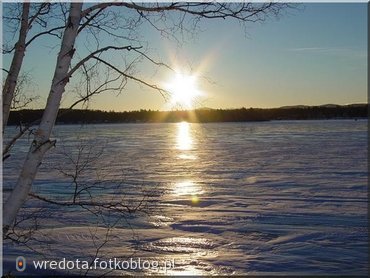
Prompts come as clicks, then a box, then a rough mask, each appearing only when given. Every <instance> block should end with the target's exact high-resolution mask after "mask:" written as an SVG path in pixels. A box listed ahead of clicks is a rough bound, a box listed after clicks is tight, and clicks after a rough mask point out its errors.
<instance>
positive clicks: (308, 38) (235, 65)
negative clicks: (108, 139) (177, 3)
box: [4, 3, 367, 111]
mask: <svg viewBox="0 0 370 278" xmlns="http://www.w3.org/2000/svg"><path fill="white" fill-rule="evenodd" d="M200 28H201V31H199V32H197V34H196V35H195V36H194V37H193V38H186V40H185V41H184V42H182V43H181V45H178V44H177V43H176V42H175V41H174V40H167V39H164V38H163V37H161V36H160V35H159V34H158V33H157V32H155V31H154V30H152V29H150V27H148V26H147V27H145V28H144V27H143V29H142V35H143V37H144V38H145V40H147V41H148V43H149V45H150V53H151V54H152V55H154V57H157V58H158V59H160V60H162V61H165V62H167V63H169V64H170V65H171V66H173V67H176V68H177V69H178V70H180V71H184V72H186V71H189V69H190V68H191V69H192V71H193V72H196V73H197V74H198V75H199V77H198V81H197V83H198V86H199V89H200V90H201V91H202V93H203V98H202V100H201V101H200V102H199V103H198V104H197V105H198V106H206V107H212V108H236V107H280V106H285V105H296V104H305V105H320V104H327V103H336V104H349V103H359V102H362V103H364V102H367V69H366V67H367V6H366V4H365V3H362V4H348V3H347V4H339V3H333V4H323V3H320V4H313V3H307V4H301V6H300V7H299V8H298V9H297V10H291V11H289V13H288V14H286V15H283V16H281V18H280V19H278V20H277V19H270V20H268V21H266V22H265V23H263V24H260V23H253V24H248V25H247V26H246V29H245V30H246V32H244V29H243V27H241V26H240V25H239V23H237V22H234V21H227V20H225V21H223V20H222V21H214V20H212V21H209V20H208V21H203V22H202V23H201V25H200ZM44 45H45V43H43V42H42V41H40V42H39V43H38V44H37V45H33V46H32V47H31V48H30V49H28V50H27V56H26V59H25V65H24V69H25V70H27V71H32V76H33V80H34V82H35V83H36V84H37V86H36V87H37V89H36V90H37V92H38V94H39V95H40V96H41V99H40V100H39V101H38V103H37V104H35V106H37V107H42V105H43V103H44V100H45V99H46V95H47V93H48V89H49V86H50V82H51V78H52V71H53V66H54V65H55V55H53V53H55V51H56V50H55V49H53V50H51V49H49V48H45V47H44ZM8 62H9V59H8V58H7V57H5V58H4V64H5V66H6V65H7V63H8ZM138 73H139V74H140V76H142V77H144V78H146V79H148V80H150V81H152V82H155V83H158V84H160V85H161V84H164V83H165V82H167V81H168V80H171V78H172V77H171V74H172V73H170V72H165V71H160V72H157V73H156V72H155V71H154V70H153V69H152V68H150V69H148V68H147V64H145V63H144V64H142V65H141V66H138ZM74 98H75V96H74V95H72V94H71V93H70V92H69V91H68V90H67V93H66V95H65V97H64V100H63V105H64V106H68V104H69V103H70V102H71V101H72V100H73V99H74ZM90 108H96V109H104V110H115V111H123V110H136V109H159V110H162V109H167V108H168V103H166V102H165V100H164V99H163V98H162V97H161V96H160V95H159V94H158V93H157V92H155V91H153V90H151V89H147V88H143V87H140V86H137V85H135V84H129V85H128V86H127V88H126V90H125V92H124V93H123V94H121V95H119V96H116V94H114V93H106V94H104V95H101V96H98V97H96V98H95V99H94V100H93V101H92V102H91V104H90Z"/></svg>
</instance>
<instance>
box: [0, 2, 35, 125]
mask: <svg viewBox="0 0 370 278" xmlns="http://www.w3.org/2000/svg"><path fill="white" fill-rule="evenodd" d="M29 12H30V2H24V3H23V6H22V20H21V28H20V31H19V37H18V41H17V43H16V45H15V51H14V56H13V60H12V63H11V65H10V69H9V73H8V75H7V77H6V80H5V84H4V88H3V132H4V129H5V127H6V124H7V122H8V118H9V113H10V107H11V104H12V100H13V96H14V91H15V88H16V85H17V80H18V76H19V72H20V71H21V67H22V62H23V58H24V55H25V51H26V37H27V32H28V27H29V24H28V16H29Z"/></svg>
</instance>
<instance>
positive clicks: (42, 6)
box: [2, 2, 61, 130]
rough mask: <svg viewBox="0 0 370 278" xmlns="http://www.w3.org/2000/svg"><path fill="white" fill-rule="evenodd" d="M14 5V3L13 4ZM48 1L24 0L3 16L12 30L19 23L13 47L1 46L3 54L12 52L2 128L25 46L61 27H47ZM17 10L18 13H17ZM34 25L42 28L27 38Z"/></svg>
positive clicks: (4, 87)
mask: <svg viewBox="0 0 370 278" xmlns="http://www.w3.org/2000/svg"><path fill="white" fill-rule="evenodd" d="M13 5H14V4H13ZM51 6H52V5H51V4H50V3H34V4H31V3H30V2H24V3H21V4H17V5H16V6H15V7H14V8H13V9H10V10H7V11H6V12H7V13H8V14H6V15H4V16H3V21H4V22H5V23H8V24H11V25H13V26H12V28H13V29H14V31H13V32H16V30H17V29H18V24H19V32H18V39H17V41H16V43H15V44H14V46H13V47H7V46H6V45H4V46H3V53H4V54H11V53H13V57H12V62H11V65H10V68H9V70H6V73H7V74H6V80H5V83H4V86H3V95H2V96H3V130H4V129H5V126H6V125H7V122H8V118H9V113H10V109H11V107H12V102H13V99H14V94H15V91H16V88H17V81H18V79H19V77H20V76H19V75H20V72H21V68H22V64H23V59H24V57H25V54H26V48H27V47H28V46H29V45H30V44H31V43H32V42H33V41H34V40H36V39H37V38H39V37H40V36H43V35H46V34H49V35H54V36H58V34H57V33H54V32H56V31H57V30H60V29H61V27H56V28H55V27H54V28H51V29H47V22H46V21H47V20H48V18H47V17H48V13H49V12H50V9H51ZM18 10H20V14H19V15H17V12H18ZM35 25H38V26H41V27H42V28H43V29H44V30H43V31H40V32H37V33H36V34H34V35H33V36H32V37H31V38H29V34H30V30H31V28H32V27H34V26H35Z"/></svg>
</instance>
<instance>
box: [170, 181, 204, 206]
mask: <svg viewBox="0 0 370 278" xmlns="http://www.w3.org/2000/svg"><path fill="white" fill-rule="evenodd" d="M173 191H174V193H175V194H176V195H177V196H185V197H189V198H190V200H191V202H192V203H193V204H198V203H199V201H200V199H199V195H201V194H202V193H203V190H202V188H201V187H200V186H199V185H198V184H196V183H194V182H192V181H183V182H179V183H176V184H175V187H174V189H173Z"/></svg>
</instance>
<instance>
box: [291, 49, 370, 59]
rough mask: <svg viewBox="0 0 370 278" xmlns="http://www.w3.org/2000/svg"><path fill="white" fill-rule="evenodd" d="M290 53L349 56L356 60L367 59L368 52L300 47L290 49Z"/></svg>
mask: <svg viewBox="0 0 370 278" xmlns="http://www.w3.org/2000/svg"><path fill="white" fill-rule="evenodd" d="M288 51H292V52H302V53H312V54H327V55H335V56H348V57H356V58H366V57H367V52H366V51H365V50H359V49H353V48H344V47H343V48H340V47H298V48H289V49H288Z"/></svg>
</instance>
